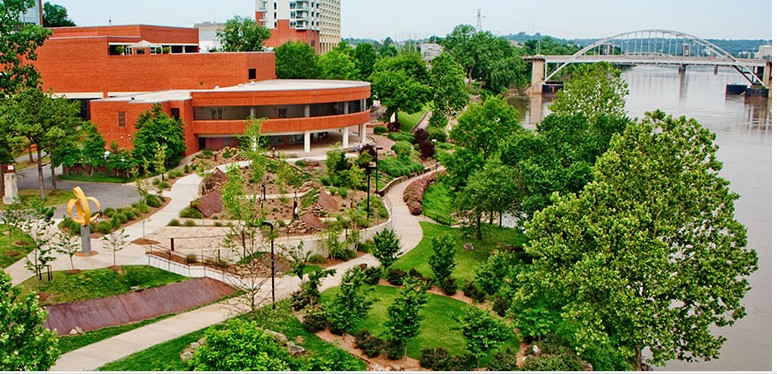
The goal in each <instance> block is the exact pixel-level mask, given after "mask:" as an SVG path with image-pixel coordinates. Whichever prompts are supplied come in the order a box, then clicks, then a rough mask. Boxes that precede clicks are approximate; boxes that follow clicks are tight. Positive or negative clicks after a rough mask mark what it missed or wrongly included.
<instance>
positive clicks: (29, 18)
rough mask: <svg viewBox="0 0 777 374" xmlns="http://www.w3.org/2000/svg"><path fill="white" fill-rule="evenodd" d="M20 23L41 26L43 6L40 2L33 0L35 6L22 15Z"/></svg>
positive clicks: (39, 0)
mask: <svg viewBox="0 0 777 374" xmlns="http://www.w3.org/2000/svg"><path fill="white" fill-rule="evenodd" d="M22 22H24V23H31V24H34V25H38V26H43V6H42V5H41V0H35V5H33V6H32V7H30V9H28V10H27V12H26V13H24V14H22Z"/></svg>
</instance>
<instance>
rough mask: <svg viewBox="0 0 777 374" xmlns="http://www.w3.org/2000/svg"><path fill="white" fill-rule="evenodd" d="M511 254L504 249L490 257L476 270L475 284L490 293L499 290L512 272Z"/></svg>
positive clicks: (492, 293)
mask: <svg viewBox="0 0 777 374" xmlns="http://www.w3.org/2000/svg"><path fill="white" fill-rule="evenodd" d="M509 257H510V256H509V255H508V254H507V253H505V252H502V251H499V252H496V253H494V254H492V255H491V256H489V257H488V261H486V263H485V264H483V265H482V266H481V267H480V268H478V269H477V271H476V272H475V284H477V286H478V288H480V289H481V290H483V291H484V292H485V293H487V294H489V295H494V294H496V293H497V292H499V289H500V288H502V286H503V285H504V284H505V278H506V277H507V275H508V273H509V272H510V265H511V264H510V258H509Z"/></svg>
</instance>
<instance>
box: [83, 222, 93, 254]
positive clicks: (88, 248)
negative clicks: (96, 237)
mask: <svg viewBox="0 0 777 374" xmlns="http://www.w3.org/2000/svg"><path fill="white" fill-rule="evenodd" d="M90 235H91V230H90V229H89V225H83V226H81V253H82V254H83V255H84V256H90V255H91V254H92V239H91V238H90V237H89V236H90Z"/></svg>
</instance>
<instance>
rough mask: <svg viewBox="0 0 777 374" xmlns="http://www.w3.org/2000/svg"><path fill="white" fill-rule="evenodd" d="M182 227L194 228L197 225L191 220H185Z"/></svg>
mask: <svg viewBox="0 0 777 374" xmlns="http://www.w3.org/2000/svg"><path fill="white" fill-rule="evenodd" d="M183 225H184V226H186V227H194V226H196V225H197V224H196V223H194V221H192V220H190V219H187V220H186V221H184V222H183Z"/></svg>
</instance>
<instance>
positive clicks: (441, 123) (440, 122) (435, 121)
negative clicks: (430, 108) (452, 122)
mask: <svg viewBox="0 0 777 374" xmlns="http://www.w3.org/2000/svg"><path fill="white" fill-rule="evenodd" d="M446 126H448V117H445V115H444V114H442V113H440V112H437V111H435V112H433V113H432V116H431V117H430V118H429V127H430V128H432V129H433V130H437V129H444V128H445V127H446ZM430 132H431V131H430Z"/></svg>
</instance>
